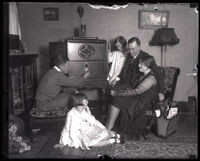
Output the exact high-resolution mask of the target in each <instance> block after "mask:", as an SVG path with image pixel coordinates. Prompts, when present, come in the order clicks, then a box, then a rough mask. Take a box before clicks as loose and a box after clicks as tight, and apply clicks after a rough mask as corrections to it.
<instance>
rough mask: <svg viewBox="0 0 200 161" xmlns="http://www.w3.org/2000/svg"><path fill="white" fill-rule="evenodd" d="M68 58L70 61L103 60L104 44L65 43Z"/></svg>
mask: <svg viewBox="0 0 200 161" xmlns="http://www.w3.org/2000/svg"><path fill="white" fill-rule="evenodd" d="M67 53H68V58H69V60H71V61H87V60H99V61H101V60H104V59H105V56H106V44H105V43H87V42H85V43H78V42H76V43H74V42H68V43H67Z"/></svg>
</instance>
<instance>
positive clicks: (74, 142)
mask: <svg viewBox="0 0 200 161" xmlns="http://www.w3.org/2000/svg"><path fill="white" fill-rule="evenodd" d="M72 98H73V105H74V107H72V109H71V110H70V111H69V112H68V113H67V117H66V122H65V125H64V127H63V130H62V132H61V136H60V141H59V144H56V145H55V148H56V147H64V146H66V145H68V146H70V147H75V148H79V147H80V148H81V149H88V150H89V149H90V147H98V146H104V145H108V144H112V143H120V135H119V134H117V133H115V132H114V131H109V130H107V129H106V128H105V127H104V126H103V125H102V124H101V123H100V122H99V121H98V120H96V119H95V117H94V116H93V115H92V114H91V112H90V109H89V107H88V100H87V96H86V95H85V94H83V93H75V94H74V95H73V97H72Z"/></svg>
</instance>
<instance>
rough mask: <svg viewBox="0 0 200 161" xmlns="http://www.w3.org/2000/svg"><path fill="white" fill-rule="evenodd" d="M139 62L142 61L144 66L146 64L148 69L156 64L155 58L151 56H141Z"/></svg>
mask: <svg viewBox="0 0 200 161" xmlns="http://www.w3.org/2000/svg"><path fill="white" fill-rule="evenodd" d="M140 63H143V64H144V65H145V66H147V67H148V68H150V69H151V68H152V67H153V66H154V65H155V64H156V62H155V59H154V58H153V57H145V58H141V59H140Z"/></svg>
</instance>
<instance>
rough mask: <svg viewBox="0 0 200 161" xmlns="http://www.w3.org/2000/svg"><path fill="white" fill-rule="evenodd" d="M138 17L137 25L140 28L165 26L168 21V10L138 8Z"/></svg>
mask: <svg viewBox="0 0 200 161" xmlns="http://www.w3.org/2000/svg"><path fill="white" fill-rule="evenodd" d="M138 19H139V21H138V27H139V28H141V29H156V28H161V27H167V26H168V21H169V11H145V10H139V16H138Z"/></svg>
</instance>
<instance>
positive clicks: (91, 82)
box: [49, 38, 108, 88]
mask: <svg viewBox="0 0 200 161" xmlns="http://www.w3.org/2000/svg"><path fill="white" fill-rule="evenodd" d="M49 52H50V61H51V60H52V59H53V58H54V57H55V56H56V55H58V54H62V55H64V56H66V58H68V59H69V63H70V71H69V75H75V76H80V75H82V74H83V73H84V72H85V71H89V72H90V77H89V78H88V79H87V80H85V81H84V82H83V83H82V86H83V87H85V88H87V87H88V88H107V87H108V82H107V80H106V78H107V75H108V60H107V58H108V56H107V43H106V40H100V39H87V38H84V39H78V38H74V39H73V38H72V39H67V40H66V41H65V42H49Z"/></svg>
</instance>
